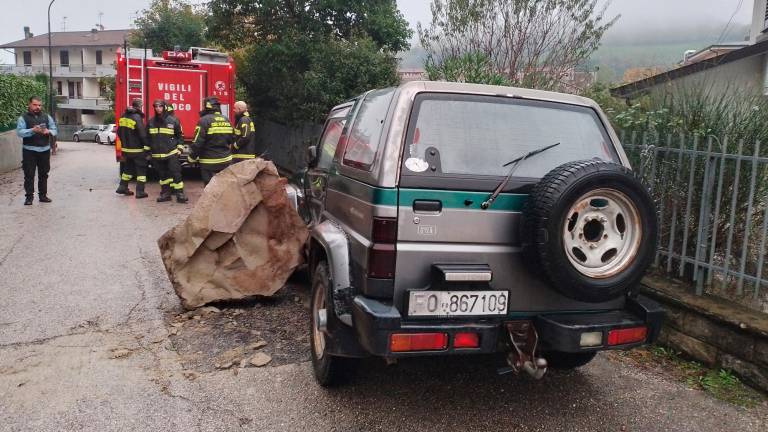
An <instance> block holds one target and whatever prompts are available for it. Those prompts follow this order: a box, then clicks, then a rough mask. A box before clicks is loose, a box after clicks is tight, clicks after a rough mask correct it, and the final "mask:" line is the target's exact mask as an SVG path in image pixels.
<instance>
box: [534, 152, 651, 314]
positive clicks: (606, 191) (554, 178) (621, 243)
mask: <svg viewBox="0 0 768 432" xmlns="http://www.w3.org/2000/svg"><path fill="white" fill-rule="evenodd" d="M657 229H658V228H657V221H656V208H655V204H654V202H653V199H652V198H651V196H650V194H649V193H648V189H647V188H646V187H645V186H643V184H642V183H640V181H639V180H638V179H637V177H635V175H634V174H633V173H632V171H630V170H629V169H627V168H625V167H624V166H621V165H618V164H615V163H608V162H604V161H601V160H596V159H595V160H585V161H576V162H569V163H566V164H564V165H561V166H559V167H557V168H555V169H554V170H552V171H550V172H549V173H548V174H547V175H546V176H544V178H543V179H542V180H541V182H539V183H538V184H537V185H536V186H535V187H534V189H533V191H532V192H531V195H530V197H529V200H528V205H527V207H526V210H525V214H524V222H523V231H522V236H523V238H524V239H525V241H524V243H525V245H526V248H527V251H526V259H533V260H534V261H533V262H531V263H530V264H531V266H532V267H533V268H534V269H537V270H539V271H540V273H541V275H542V276H543V277H544V278H545V279H547V280H548V281H549V283H550V285H551V286H552V287H553V288H554V289H556V290H558V291H560V292H561V293H562V294H563V295H565V296H567V297H570V298H572V299H575V300H579V301H584V302H603V301H607V300H611V299H614V298H617V297H620V296H622V295H626V294H628V293H629V292H630V291H631V290H632V289H634V288H635V287H636V286H637V284H638V283H639V282H640V279H641V278H642V277H643V274H644V273H645V270H646V269H647V268H648V266H649V265H650V263H651V260H652V259H653V255H654V253H655V252H656V241H657V239H656V238H657Z"/></svg>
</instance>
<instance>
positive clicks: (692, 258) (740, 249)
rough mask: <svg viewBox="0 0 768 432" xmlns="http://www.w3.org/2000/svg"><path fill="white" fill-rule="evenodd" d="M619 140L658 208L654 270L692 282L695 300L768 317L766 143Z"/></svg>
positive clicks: (696, 139) (675, 138) (696, 138)
mask: <svg viewBox="0 0 768 432" xmlns="http://www.w3.org/2000/svg"><path fill="white" fill-rule="evenodd" d="M622 141H624V142H627V144H624V148H625V150H626V152H627V154H628V156H629V157H630V159H631V160H632V163H633V168H634V170H635V171H636V172H637V173H638V174H639V175H640V176H641V177H642V179H643V181H644V182H645V183H646V184H647V186H648V187H649V188H650V190H651V192H652V193H653V196H654V198H655V200H656V203H657V206H658V216H659V227H660V230H659V247H658V251H657V253H656V257H655V261H654V265H655V267H656V269H657V271H659V272H663V273H666V274H668V275H670V276H672V277H675V278H680V279H683V280H686V281H689V282H691V283H692V287H693V289H695V292H696V294H698V295H701V294H704V293H708V294H712V295H715V296H718V297H722V298H726V299H729V300H732V301H735V302H738V303H741V304H743V305H746V306H748V307H750V308H753V309H756V310H760V311H762V312H766V313H768V289H765V288H764V285H766V284H768V278H766V276H765V273H766V267H768V263H766V253H765V252H766V241H767V240H768V238H767V237H768V236H767V234H768V157H764V156H762V153H761V143H760V142H753V143H747V142H744V141H733V140H730V139H729V138H728V137H714V136H710V137H706V138H702V137H699V136H694V137H690V136H686V135H679V136H669V137H666V138H665V139H656V140H654V141H655V144H649V143H648V140H646V137H645V136H638V135H633V136H632V137H630V138H629V139H627V137H624V138H623V140H622ZM631 143H642V144H631ZM764 147H765V146H764ZM763 150H764V151H763V152H764V153H768V152H766V151H765V150H768V149H763Z"/></svg>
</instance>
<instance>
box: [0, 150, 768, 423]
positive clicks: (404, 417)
mask: <svg viewBox="0 0 768 432" xmlns="http://www.w3.org/2000/svg"><path fill="white" fill-rule="evenodd" d="M117 180H118V175H117V165H116V163H115V161H114V150H113V147H111V146H100V145H97V144H94V143H88V142H80V143H69V142H62V143H60V151H59V154H58V155H56V156H53V157H52V170H51V174H50V183H49V195H50V197H51V198H52V199H53V203H51V204H41V203H39V202H37V200H35V203H34V205H33V206H31V207H25V206H23V205H22V202H23V197H24V194H23V189H22V174H21V172H20V171H18V170H17V171H14V172H11V173H8V174H4V175H0V221H1V223H0V419H2V420H0V430H3V431H22V430H24V431H61V430H86V431H91V430H92V431H112V430H115V431H118V430H120V431H126V430H165V431H175V430H196V431H213V430H259V431H283V430H287V431H300V430H301V431H309V430H313V431H314V430H338V431H367V430H398V431H399V430H402V431H406V430H420V431H433V430H434V431H438V430H466V431H494V430H499V431H502V430H503V431H510V430H525V431H595V430H600V431H602V430H607V431H694V430H695V431H765V430H766V429H767V428H768V416H767V415H766V413H768V408H766V407H765V406H761V407H756V408H753V409H749V410H747V409H743V408H739V407H736V406H734V405H730V404H728V403H726V402H722V401H719V400H717V399H714V398H713V397H711V396H709V395H707V394H706V393H703V392H701V391H697V390H691V389H689V388H687V387H686V386H685V385H683V384H681V383H677V382H673V381H671V380H668V379H665V378H664V377H661V376H658V375H657V374H654V373H652V372H649V371H646V370H642V369H638V368H636V367H634V366H632V365H630V364H628V363H624V362H622V361H621V360H620V359H617V358H616V357H615V356H610V355H606V354H601V355H599V356H598V358H597V359H596V360H595V361H593V362H592V363H590V364H589V365H588V366H586V367H584V368H582V369H579V370H576V371H571V372H558V371H552V372H551V373H549V374H548V375H547V376H546V377H545V378H544V379H543V380H541V381H533V380H531V379H529V378H527V377H523V376H513V375H505V376H498V375H496V368H497V367H498V366H501V364H500V363H499V361H498V359H497V358H473V357H464V358H451V359H431V358H424V359H419V360H412V361H403V362H400V363H398V364H396V365H392V366H386V365H385V364H384V362H383V361H380V360H376V359H370V360H366V361H364V362H363V364H362V366H361V368H360V371H359V373H358V376H357V378H356V379H355V380H354V381H353V382H352V383H350V384H349V385H347V386H346V387H342V388H339V389H332V390H326V389H322V388H321V387H319V386H318V385H316V384H315V382H314V379H313V377H312V371H311V365H310V364H309V362H308V360H309V343H308V334H307V333H308V331H307V327H308V324H307V321H308V318H307V311H308V302H309V293H308V283H307V281H306V276H304V275H301V274H298V275H296V276H295V277H293V278H292V279H291V281H289V285H288V286H287V287H286V288H284V289H283V290H281V292H280V293H279V294H278V295H277V296H276V297H275V298H273V299H264V300H254V301H248V302H238V303H233V304H228V305H223V306H221V308H220V309H221V310H220V311H213V312H211V313H208V314H204V313H202V312H201V313H193V314H187V315H182V316H180V314H183V313H184V310H183V309H182V308H181V307H180V305H179V302H178V299H177V297H176V295H175V294H174V292H173V289H172V287H171V285H170V283H169V282H168V279H167V276H166V274H165V270H164V268H163V266H162V264H161V260H160V256H159V252H158V248H157V244H156V240H157V238H158V237H159V236H160V235H161V234H162V233H164V232H165V231H166V230H167V229H169V228H170V227H172V226H173V225H174V224H176V223H178V222H179V221H181V220H182V219H183V218H184V217H185V215H186V214H187V213H188V212H189V210H190V209H191V208H192V207H193V206H194V204H195V202H196V201H197V199H198V198H199V196H200V194H201V189H202V183H201V181H200V180H199V179H197V178H192V179H187V178H185V184H186V185H187V188H186V189H187V194H188V196H189V197H190V202H189V203H188V204H177V203H175V202H172V203H156V202H155V198H156V197H157V195H158V193H159V186H158V185H157V184H156V182H152V183H151V185H150V186H149V187H148V192H149V194H150V197H149V198H147V199H144V200H136V199H134V198H133V197H123V196H119V195H116V194H115V193H114V189H115V187H116V185H117ZM258 340H263V341H265V342H266V346H265V347H263V348H261V349H260V352H264V353H266V354H268V355H270V356H271V358H272V361H271V363H269V364H267V365H266V366H263V367H254V366H252V365H251V364H249V363H248V361H247V360H248V359H249V358H250V356H249V352H248V350H249V349H251V348H249V347H248V346H249V345H251V344H252V343H254V342H256V341H258ZM232 350H235V351H234V353H233V351H232ZM251 355H252V354H251ZM227 356H230V359H229V360H233V359H234V362H235V363H237V360H238V359H243V360H244V361H243V363H242V364H241V367H237V364H235V365H233V366H230V365H226V364H223V363H225V362H227V361H228V359H227ZM217 366H218V367H217Z"/></svg>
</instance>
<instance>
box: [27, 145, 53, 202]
mask: <svg viewBox="0 0 768 432" xmlns="http://www.w3.org/2000/svg"><path fill="white" fill-rule="evenodd" d="M21 167H22V168H23V170H24V192H25V193H26V195H27V197H32V196H33V195H34V194H35V171H37V193H38V194H39V195H40V196H46V195H48V171H50V170H51V151H50V150H48V151H44V152H36V151H32V150H27V149H23V151H22V158H21Z"/></svg>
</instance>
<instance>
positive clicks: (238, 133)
mask: <svg viewBox="0 0 768 432" xmlns="http://www.w3.org/2000/svg"><path fill="white" fill-rule="evenodd" d="M235 119H236V120H237V126H236V127H235V140H236V141H235V144H234V145H233V146H232V157H233V158H235V159H253V158H255V157H256V132H255V131H254V130H253V121H252V120H251V117H250V115H248V112H244V113H243V114H242V115H239V116H235Z"/></svg>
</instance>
